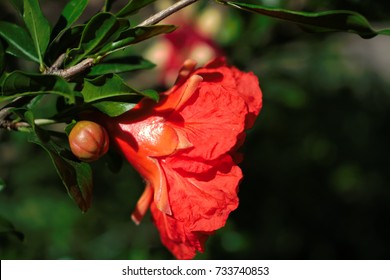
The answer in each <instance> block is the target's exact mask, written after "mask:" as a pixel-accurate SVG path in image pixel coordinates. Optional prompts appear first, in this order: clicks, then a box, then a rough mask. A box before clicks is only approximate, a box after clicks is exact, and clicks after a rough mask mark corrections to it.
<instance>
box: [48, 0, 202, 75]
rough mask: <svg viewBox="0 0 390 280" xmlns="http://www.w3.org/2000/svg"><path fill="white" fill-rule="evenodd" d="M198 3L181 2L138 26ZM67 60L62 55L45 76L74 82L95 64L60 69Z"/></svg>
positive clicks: (83, 62) (190, 0) (186, 0)
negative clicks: (58, 77)
mask: <svg viewBox="0 0 390 280" xmlns="http://www.w3.org/2000/svg"><path fill="white" fill-rule="evenodd" d="M197 1H198V0H181V1H179V2H177V3H175V4H173V5H172V6H170V7H168V8H166V9H165V10H162V11H160V12H158V13H157V14H154V15H153V16H151V17H149V18H148V19H146V20H145V21H143V22H141V23H140V24H138V26H149V25H153V24H156V23H158V22H160V21H162V20H163V19H165V18H166V17H168V16H170V15H172V14H173V13H175V12H177V11H179V10H181V9H183V8H185V7H187V6H188V5H191V4H193V3H195V2H197ZM65 58H66V54H62V55H60V56H59V57H58V58H57V60H56V61H55V62H54V63H53V65H52V66H51V67H50V68H48V69H47V70H46V71H45V74H47V75H57V76H60V77H63V78H64V79H66V80H72V78H74V77H75V76H77V75H78V74H80V73H82V72H84V71H85V70H87V69H89V68H91V67H92V66H93V65H94V63H95V60H94V59H93V58H86V59H84V60H83V61H81V62H80V63H78V64H76V65H74V66H71V67H69V68H66V69H60V66H61V65H62V63H63V62H64V60H65Z"/></svg>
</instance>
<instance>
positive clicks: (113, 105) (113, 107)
mask: <svg viewBox="0 0 390 280" xmlns="http://www.w3.org/2000/svg"><path fill="white" fill-rule="evenodd" d="M135 105H136V103H131V102H121V101H100V102H97V103H94V104H93V106H94V107H95V108H96V109H98V110H99V111H100V112H102V113H104V114H106V115H108V116H109V117H117V116H120V115H122V114H123V113H126V112H127V111H130V110H131V109H133V108H134V106H135Z"/></svg>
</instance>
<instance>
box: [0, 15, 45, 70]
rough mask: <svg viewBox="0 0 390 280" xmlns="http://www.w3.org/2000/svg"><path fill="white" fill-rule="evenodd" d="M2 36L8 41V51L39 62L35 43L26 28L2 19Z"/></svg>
mask: <svg viewBox="0 0 390 280" xmlns="http://www.w3.org/2000/svg"><path fill="white" fill-rule="evenodd" d="M0 36H1V37H3V39H4V40H5V41H6V42H7V43H8V48H7V50H6V51H7V53H9V54H12V55H14V56H17V57H20V58H23V59H27V60H31V61H34V62H38V63H39V57H38V54H37V52H36V50H35V48H34V43H33V41H32V39H31V37H30V35H29V34H28V33H27V31H26V30H25V29H24V28H22V27H20V26H19V25H16V24H13V23H9V22H5V21H0Z"/></svg>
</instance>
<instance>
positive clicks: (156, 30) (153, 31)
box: [101, 25, 177, 53]
mask: <svg viewBox="0 0 390 280" xmlns="http://www.w3.org/2000/svg"><path fill="white" fill-rule="evenodd" d="M176 28H177V27H176V26H174V25H152V26H139V27H134V28H130V29H128V30H126V31H124V32H122V33H121V35H120V37H119V38H118V40H116V41H115V42H113V43H111V44H108V45H107V46H105V47H104V48H103V49H102V50H101V53H109V52H114V51H118V50H120V49H122V48H124V47H127V46H129V45H132V44H136V43H139V42H141V41H144V40H147V39H150V38H152V37H155V36H157V35H161V34H165V33H170V32H172V31H174V30H175V29H176Z"/></svg>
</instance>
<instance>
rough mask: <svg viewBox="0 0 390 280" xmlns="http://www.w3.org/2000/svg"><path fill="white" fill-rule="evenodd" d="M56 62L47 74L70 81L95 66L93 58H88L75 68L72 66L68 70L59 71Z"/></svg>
mask: <svg viewBox="0 0 390 280" xmlns="http://www.w3.org/2000/svg"><path fill="white" fill-rule="evenodd" d="M61 56H62V55H61ZM61 56H60V57H59V58H58V59H57V60H56V62H57V61H59V60H60V58H61ZM64 58H65V57H64ZM64 58H63V59H64ZM56 62H54V64H53V65H52V66H51V67H50V68H49V69H47V70H46V71H45V74H47V75H57V76H60V77H62V78H64V79H65V80H68V81H69V80H71V79H72V78H73V77H75V76H77V75H78V74H80V73H82V72H84V71H85V70H87V69H89V68H91V67H92V66H93V65H94V59H93V58H91V57H90V58H86V59H84V60H83V61H81V62H80V63H78V64H76V65H75V66H71V67H69V68H66V69H58V68H56V67H54V66H55V64H56ZM61 63H62V62H61Z"/></svg>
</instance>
